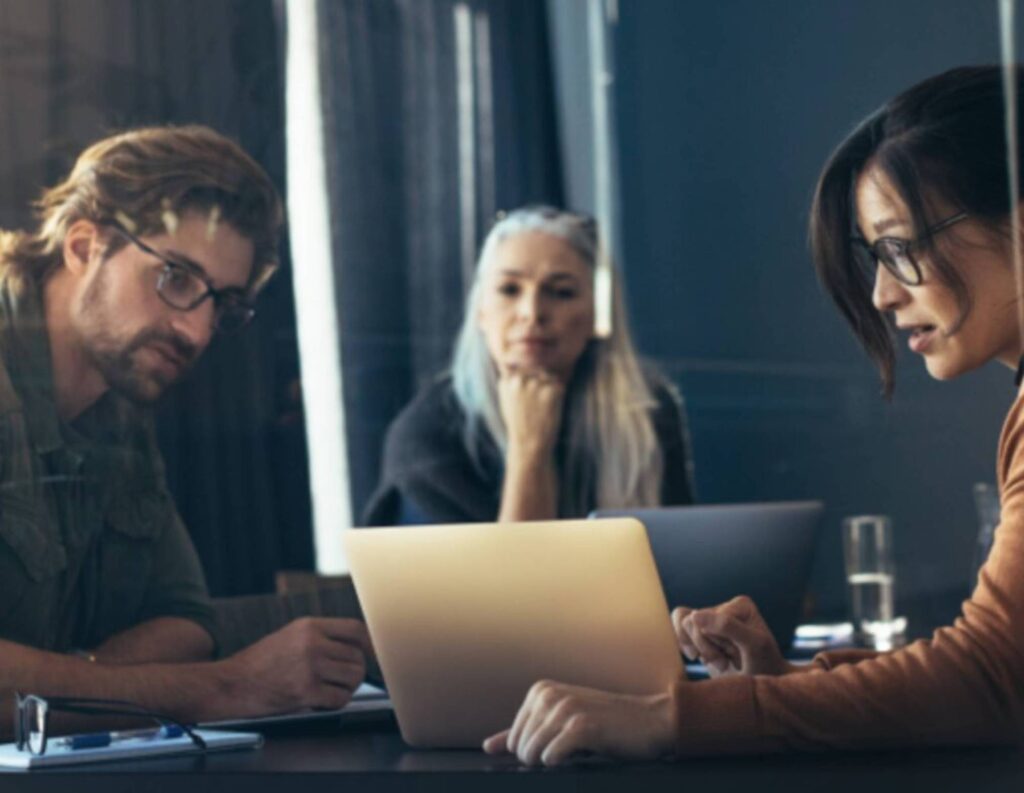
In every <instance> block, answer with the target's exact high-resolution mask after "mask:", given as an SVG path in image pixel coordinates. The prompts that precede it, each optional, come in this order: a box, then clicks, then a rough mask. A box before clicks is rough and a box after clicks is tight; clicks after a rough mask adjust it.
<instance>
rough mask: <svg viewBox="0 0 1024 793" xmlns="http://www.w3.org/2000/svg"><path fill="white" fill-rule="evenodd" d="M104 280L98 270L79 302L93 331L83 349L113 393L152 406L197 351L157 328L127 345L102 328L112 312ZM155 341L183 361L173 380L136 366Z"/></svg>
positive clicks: (184, 369) (176, 336) (149, 330)
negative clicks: (138, 358)
mask: <svg viewBox="0 0 1024 793" xmlns="http://www.w3.org/2000/svg"><path fill="white" fill-rule="evenodd" d="M105 280H106V279H105V278H104V274H103V272H102V270H101V272H100V273H99V274H98V275H97V278H96V280H95V281H94V282H93V283H92V284H91V285H90V286H89V288H88V290H87V291H86V293H85V295H84V297H83V300H82V319H83V321H85V323H87V324H88V325H91V326H92V328H93V329H94V330H93V333H92V334H90V336H89V337H85V338H83V341H82V346H83V349H84V351H85V354H86V355H87V356H88V357H89V359H90V361H92V363H93V365H94V366H95V367H96V368H97V369H98V370H99V372H100V374H101V375H102V376H103V379H104V380H105V381H106V383H107V385H108V386H109V387H110V389H111V390H112V391H114V392H115V393H117V394H119V395H121V396H123V397H124V398H125V399H128V400H129V401H131V402H134V403H136V404H139V405H148V404H151V403H153V402H155V401H156V400H158V399H159V398H160V397H161V395H162V394H163V392H164V390H165V389H166V388H167V387H168V386H169V385H171V384H172V383H174V381H175V380H177V379H179V378H180V377H181V376H182V375H184V373H185V372H186V371H187V370H188V368H189V367H190V366H191V365H192V364H193V363H194V362H195V359H196V357H197V351H196V349H195V346H194V345H192V344H191V343H190V342H188V341H187V340H185V339H183V338H182V337H181V336H179V335H177V334H174V333H171V332H169V331H163V330H159V329H157V328H146V329H144V330H141V331H139V332H138V333H136V334H135V336H134V337H133V338H132V339H131V340H130V341H128V342H127V343H125V342H124V341H123V340H121V339H118V338H117V337H115V336H113V335H112V334H110V333H109V332H108V331H107V330H106V328H105V327H104V325H105V320H106V318H108V317H110V316H112V314H113V313H114V312H113V308H112V307H111V306H110V305H109V301H108V300H107V292H106V290H105V289H104V288H103V284H104V282H105ZM154 342H155V343H160V344H164V345H167V346H168V347H170V348H171V349H172V350H174V352H175V353H176V354H177V355H178V356H179V357H180V358H181V360H182V361H183V364H182V367H181V369H180V370H179V372H178V375H177V376H176V377H164V376H162V373H161V372H159V371H146V370H142V369H140V368H138V367H137V366H136V364H135V360H134V356H135V354H136V353H137V352H138V351H139V350H141V349H142V348H143V347H145V346H146V345H148V344H152V343H154Z"/></svg>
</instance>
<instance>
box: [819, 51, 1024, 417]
mask: <svg viewBox="0 0 1024 793" xmlns="http://www.w3.org/2000/svg"><path fill="white" fill-rule="evenodd" d="M1022 75H1024V70H1022V69H1020V68H1018V70H1017V80H1016V83H1017V104H1018V106H1021V105H1022V94H1021V85H1022V82H1021V80H1022ZM1005 123H1006V122H1005V114H1004V101H1003V81H1002V70H1001V68H1000V67H998V66H971V67H961V68H957V69H951V70H950V71H948V72H944V73H943V74H940V75H938V76H936V77H931V78H929V79H927V80H925V81H924V82H921V83H918V84H917V85H915V86H913V87H912V88H910V89H908V90H907V91H905V92H903V93H902V94H900V95H899V96H897V97H896V98H895V99H892V100H891V101H889V102H888V103H886V104H885V105H883V106H882V107H881V108H880V109H879V110H877V111H875V112H874V113H872V114H871V115H870V116H869V117H868V118H867V119H865V120H864V121H863V122H861V124H860V125H859V126H858V127H857V128H856V129H855V130H854V131H853V132H852V133H851V134H850V135H849V137H847V138H846V140H844V141H843V142H842V143H841V144H839V147H838V148H837V149H836V150H835V152H833V154H832V156H831V157H830V158H829V160H828V162H827V163H826V164H825V168H824V169H823V171H822V174H821V177H820V178H819V180H818V186H817V189H816V190H815V195H814V202H813V204H812V207H811V220H810V245H811V251H812V254H813V257H814V264H815V269H816V270H817V273H818V278H819V279H820V281H821V283H822V285H823V286H824V288H825V291H826V292H828V294H829V295H830V296H831V298H832V299H833V300H834V301H835V303H836V305H837V306H838V307H839V310H840V312H842V314H843V316H844V317H846V320H847V321H848V322H849V323H850V326H851V327H852V328H853V332H854V335H855V336H856V337H857V339H858V340H859V341H860V343H861V344H862V345H863V347H864V349H865V350H866V351H867V353H868V355H869V356H870V357H871V359H872V360H873V361H874V363H875V365H876V366H877V367H878V370H879V373H880V375H881V378H882V390H883V393H884V394H885V396H886V397H889V396H891V394H892V391H893V387H894V384H895V375H894V369H895V364H896V353H895V344H894V339H893V327H892V321H891V319H890V318H889V317H887V316H885V315H883V314H882V313H880V312H879V311H878V310H877V309H876V308H875V307H874V306H873V305H872V302H871V291H872V284H871V283H870V282H869V281H868V279H867V278H865V276H864V269H863V268H862V267H858V266H857V262H856V261H855V257H856V256H857V255H858V253H857V251H856V250H855V247H854V246H855V243H854V236H855V235H856V227H855V223H856V220H855V218H856V206H855V203H854V188H855V186H856V184H857V179H858V178H859V176H860V175H861V174H862V173H864V172H865V171H867V170H869V169H877V170H878V171H879V172H880V173H882V174H884V175H885V177H887V179H888V181H889V182H890V184H891V185H892V188H893V189H894V190H895V191H896V192H897V193H898V195H899V197H900V198H901V199H902V201H903V202H904V203H905V204H906V206H907V210H908V211H909V213H910V221H911V223H912V225H913V228H914V229H916V230H918V233H919V234H920V233H921V231H920V230H922V229H927V228H929V227H930V226H931V225H933V224H934V223H936V222H937V221H938V220H941V218H938V217H936V215H935V203H936V201H937V200H942V201H943V202H945V203H946V204H948V205H949V206H950V208H951V212H950V213H952V212H966V213H968V214H969V215H970V216H971V217H972V218H975V219H977V220H981V221H982V222H987V223H988V224H990V225H991V226H993V227H996V226H998V225H1000V224H1002V223H1005V221H1006V219H1007V218H1008V216H1009V213H1010V190H1009V187H1008V184H1009V178H1008V175H1007V151H1006V128H1005ZM1018 134H1019V132H1018ZM1022 142H1024V141H1022V139H1020V138H1019V139H1018V146H1021V144H1022ZM922 248H923V251H922V252H926V253H928V254H929V255H930V260H929V262H930V264H931V265H932V266H933V268H934V271H935V273H936V276H937V278H938V279H939V280H940V281H941V282H942V283H944V284H946V285H947V286H948V287H949V288H950V289H951V290H952V291H953V293H954V295H955V297H956V299H957V302H958V303H959V305H960V309H961V321H962V320H963V317H965V316H966V314H967V312H968V311H969V310H970V295H969V293H968V290H967V285H966V283H965V282H964V280H963V278H961V276H960V275H959V273H958V272H957V271H956V269H955V268H954V267H953V265H952V264H951V263H950V262H949V261H948V260H947V259H946V258H945V257H944V256H943V255H942V254H941V251H938V250H936V249H935V246H934V241H933V240H932V239H925V240H924V241H923V242H922Z"/></svg>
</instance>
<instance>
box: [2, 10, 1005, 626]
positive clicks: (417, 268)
mask: <svg viewBox="0 0 1024 793" xmlns="http://www.w3.org/2000/svg"><path fill="white" fill-rule="evenodd" d="M297 25H304V26H305V27H307V28H309V29H313V30H315V31H316V40H315V41H313V42H312V44H311V45H310V46H308V47H302V48H299V47H297V46H296V42H295V38H294V37H289V35H288V33H289V26H291V27H292V32H294V30H295V29H296V26H297ZM998 36H999V30H998V17H997V8H996V4H995V2H991V3H989V2H974V3H964V2H962V0H901V2H900V3H891V2H886V1H885V0H859V2H857V3H848V2H841V0H826V1H825V2H822V0H784V1H783V0H778V1H777V2H765V0H717V1H716V2H696V1H695V0H617V2H613V0H547V2H545V0H319V1H317V0H173V2H171V1H170V0H166V1H165V2H154V1H153V0H45V1H41V0H0V226H2V227H8V228H10V227H20V226H25V225H27V224H29V223H30V222H31V216H30V212H29V204H30V201H31V200H32V199H33V198H34V197H35V196H36V195H37V194H38V192H39V190H40V188H41V187H42V186H43V185H48V184H52V183H53V182H55V181H56V180H57V179H58V178H59V177H60V176H61V175H62V174H63V173H64V172H65V171H66V170H67V168H68V167H69V165H70V163H71V161H72V159H73V157H74V156H75V155H76V154H77V153H78V152H79V151H80V150H81V149H82V148H83V147H84V146H85V145H87V144H88V143H89V142H90V141H92V140H94V139H96V138H98V137H100V136H102V135H104V134H107V133H108V132H110V131H113V130H115V129H120V128H124V127H130V126H138V125H143V124H149V123H185V122H200V123H205V124H209V125H211V126H213V127H215V128H216V129H218V130H220V131H222V132H224V133H227V134H229V135H231V136H233V137H235V138H236V139H238V140H239V141H240V142H241V143H242V145H243V146H244V147H245V148H246V149H247V150H248V151H249V152H250V153H252V154H253V155H254V156H255V157H256V159H257V160H258V161H259V162H261V163H262V164H263V166H264V167H265V168H266V169H267V170H268V172H269V173H270V174H271V176H272V177H273V178H274V180H275V181H276V182H277V184H278V185H279V187H280V188H281V190H282V191H283V192H285V191H287V188H288V181H289V173H288V167H287V165H288V158H287V157H286V151H287V146H288V141H287V136H286V130H289V134H291V135H294V134H295V132H294V131H295V130H296V129H300V130H301V129H302V128H303V125H316V126H315V129H316V131H317V132H318V133H320V134H321V135H322V140H323V168H324V171H323V176H324V182H325V191H324V195H323V196H322V198H321V199H320V200H322V202H324V203H325V204H326V207H325V209H326V212H327V214H328V218H329V222H330V224H329V234H328V235H327V237H328V238H325V239H324V240H322V243H323V245H324V247H325V250H327V251H328V252H329V256H328V258H327V261H328V266H329V268H330V272H328V273H320V274H319V276H326V281H323V283H326V284H328V285H329V287H330V295H331V297H332V298H333V302H334V305H335V307H336V310H337V317H338V320H337V323H336V324H337V328H336V329H334V328H321V329H320V330H321V332H322V333H325V334H331V335H332V336H333V337H334V338H335V339H336V341H337V345H336V346H330V345H328V346H324V347H321V346H319V345H318V344H317V339H316V338H313V337H312V336H311V335H310V334H308V333H306V334H305V335H304V337H303V338H301V339H300V335H301V334H300V333H299V331H298V324H297V317H300V316H301V315H302V312H303V303H302V301H301V300H300V301H298V302H296V300H295V299H294V292H295V291H297V290H293V286H294V285H295V284H296V283H297V280H296V279H300V278H301V279H306V278H314V277H318V275H317V273H316V272H315V270H316V268H315V267H314V266H313V264H312V263H311V262H307V261H298V260H296V261H290V260H289V257H288V252H289V250H292V247H291V246H290V245H289V244H288V241H287V240H286V244H285V250H284V254H285V260H286V266H285V267H284V268H283V271H282V272H281V273H280V274H279V276H278V277H277V278H276V279H275V280H274V282H273V283H272V284H271V286H270V287H269V288H268V289H267V291H266V292H265V294H264V296H263V297H262V298H261V303H260V306H259V317H258V319H257V321H256V323H254V326H253V327H252V328H251V329H250V330H249V331H247V332H246V334H244V335H242V336H241V337H239V338H235V339H220V340H218V341H217V342H216V343H215V345H214V346H213V348H211V350H210V352H209V353H208V354H207V355H206V356H205V357H204V359H203V360H202V362H201V364H200V365H199V366H198V367H197V369H196V371H195V372H194V373H193V374H192V376H191V377H190V378H189V379H188V381H187V382H185V383H183V384H182V385H181V386H179V387H178V388H177V389H175V391H174V392H173V393H172V394H170V395H169V396H168V398H167V399H166V400H165V402H164V404H162V405H161V407H160V409H159V426H160V434H161V442H162V445H163V448H164V452H165V455H166V460H167V465H168V475H169V479H170V484H171V487H172V489H173V491H174V493H175V496H176V498H177V500H178V505H179V508H180V511H181V513H182V515H183V516H184V518H185V521H186V523H187V525H188V526H189V528H190V531H191V532H192V535H193V538H194V540H195V542H196V545H197V547H198V549H199V552H200V556H201V558H202V560H203V564H204V566H205V569H206V573H207V576H208V580H209V583H210V587H211V590H212V591H213V593H214V594H217V595H237V594H246V593H255V592H263V591H270V590H271V589H272V588H273V576H274V572H275V571H277V570H280V569H313V568H314V567H315V566H316V565H317V555H318V552H319V553H320V557H321V560H323V559H324V558H325V554H327V551H328V549H327V548H326V544H330V542H331V539H330V538H331V537H332V536H335V535H336V533H337V532H340V531H341V530H342V529H343V528H344V527H346V526H349V525H353V524H354V523H357V522H358V516H359V513H360V510H361V508H362V506H363V505H364V504H365V502H366V500H367V498H368V497H369V495H370V493H371V492H372V490H373V488H374V486H375V484H376V481H377V476H378V471H379V465H380V453H381V445H382V441H383V436H384V433H385V431H386V428H387V425H388V423H389V422H390V421H391V419H392V418H393V417H394V416H395V415H396V414H397V413H398V411H399V410H400V409H401V408H402V406H403V405H404V404H405V403H406V402H407V401H408V400H409V399H410V398H411V397H412V395H413V394H414V393H415V392H416V390H417V389H418V388H419V387H420V386H422V385H423V384H425V383H426V382H428V381H429V380H430V379H431V378H432V377H434V376H435V375H436V374H437V373H438V372H440V371H441V370H443V369H444V368H445V366H446V365H447V361H448V357H449V355H450V351H451V346H452V341H453V338H454V333H455V331H456V329H457V327H458V325H459V322H460V320H461V310H462V302H463V299H464V294H465V289H466V286H467V283H468V280H467V274H468V273H470V272H471V268H472V263H473V258H474V257H475V253H476V248H477V246H478V244H479V242H480V240H481V239H482V238H483V236H484V235H485V234H486V232H487V229H488V227H489V225H490V222H491V220H492V218H493V216H494V214H495V212H496V211H497V210H499V209H503V208H505V209H508V208H512V207H515V206H518V205H520V204H524V203H528V202H538V201H543V202H548V203H554V204H563V205H566V206H568V207H570V208H575V209H580V210H589V211H595V210H599V211H601V212H602V217H603V218H604V219H606V220H607V221H608V222H609V231H610V232H611V233H612V236H613V242H614V249H615V253H616V258H617V259H618V264H619V266H620V268H621V270H622V272H623V274H624V279H625V287H626V291H627V295H628V303H629V308H630V313H631V316H632V326H633V329H634V332H635V334H636V337H637V340H638V343H639V346H640V349H641V351H642V352H643V353H644V354H645V355H646V356H648V357H649V358H651V359H652V360H654V361H655V362H657V363H658V364H659V365H660V366H661V367H662V368H663V369H664V370H665V371H666V372H667V373H669V374H670V376H671V378H672V379H673V380H674V381H675V382H676V384H677V385H678V386H679V387H680V389H681V391H682V393H683V395H684V397H685V399H686V403H687V407H688V411H689V418H690V423H691V430H692V434H693V443H694V454H695V462H696V474H697V488H698V496H699V499H700V501H702V502H705V503H715V502H743V501H758V500H781V499H794V498H818V499H822V500H824V501H825V503H826V506H827V513H826V523H825V527H824V532H823V539H822V542H821V544H820V546H819V548H818V553H817V559H816V563H815V570H814V575H813V581H812V592H813V595H814V598H815V602H816V605H817V610H818V611H817V613H818V614H819V615H829V614H831V613H833V612H835V611H836V610H838V609H841V606H842V602H843V598H844V586H845V584H844V579H843V576H842V564H841V556H842V551H841V545H840V542H839V526H840V520H841V518H842V517H843V516H845V515H850V514H859V513H875V512H878V513H884V514H888V515H890V516H892V518H893V522H894V526H895V532H896V549H897V564H898V571H899V573H898V576H899V577H898V584H897V586H898V595H904V596H911V595H926V594H930V593H936V592H946V591H949V590H952V589H957V588H963V589H965V588H966V586H967V582H968V579H969V576H970V573H971V558H972V554H973V547H974V536H975V533H976V519H975V515H974V509H973V504H972V500H971V487H972V484H973V483H974V482H978V481H992V480H994V476H995V450H996V443H997V438H998V432H999V427H1000V424H1001V421H1002V417H1003V415H1004V414H1005V412H1006V408H1007V407H1008V405H1009V402H1010V400H1011V399H1012V397H1013V386H1012V376H1011V375H1010V373H1008V372H1006V371H1005V370H1000V369H994V368H990V369H986V370H983V371H980V372H977V373H974V374H972V375H970V376H968V377H965V378H963V379H962V380H961V381H958V382H955V383H949V384H938V383H935V382H933V381H931V380H930V379H929V377H928V376H927V374H926V372H925V371H924V368H923V366H922V365H921V364H920V361H915V360H909V358H910V356H909V355H902V356H901V360H900V366H899V368H898V371H897V390H896V396H895V399H894V400H893V401H892V403H888V404H887V403H885V402H884V401H883V400H882V399H881V397H880V389H879V384H878V380H877V377H876V374H875V373H874V371H873V370H872V369H871V367H870V366H869V365H868V363H867V361H866V359H865V358H864V356H863V355H862V354H861V352H860V351H859V349H858V348H857V347H856V346H855V344H854V342H853V340H852V337H851V335H850V334H849V332H848V331H847V330H846V328H845V327H844V326H843V325H842V324H841V321H840V319H839V316H838V314H837V313H836V312H835V311H834V309H833V308H832V306H831V305H829V304H828V303H827V302H826V299H825V298H824V296H823V295H822V293H821V292H820V290H819V288H818V286H817V284H816V282H815V279H814V275H813V272H812V268H811V264H810V259H809V256H808V253H807V245H806V225H807V216H808V207H809V203H810V198H811V195H812V192H813V188H814V184H815V179H816V177H817V173H818V170H819V169H820V167H821V165H822V164H823V162H824V160H825V158H826V157H827V156H828V154H829V152H830V151H831V149H832V148H833V147H834V146H835V145H836V144H837V143H838V142H839V140H840V139H841V138H842V137H843V136H844V135H845V134H846V133H847V132H848V131H849V130H850V129H851V128H852V126H853V125H854V123H855V122H856V121H858V120H859V119H860V118H862V117H863V116H864V115H866V114H867V113H868V112H869V111H871V110H872V109H874V108H875V107H876V106H878V105H879V104H881V103H882V102H883V101H885V100H886V99H888V98H889V97H890V96H892V95H893V94H895V93H896V92H898V91H899V90H901V89H903V88H905V87H908V86H909V85H910V84H912V83H914V82H916V81H918V80H920V79H922V78H924V77H926V76H928V75H931V74H934V73H937V72H940V71H942V70H945V69H947V68H950V67H952V66H956V65H962V64H969V63H992V62H995V61H997V60H998V57H999V49H998V41H999V38H998ZM595 37H597V38H595ZM596 45H601V46H596ZM299 58H303V59H306V60H307V61H308V60H309V59H312V63H313V64H314V66H315V70H316V71H315V73H316V74H317V75H318V76H319V85H318V86H317V87H316V94H317V98H318V100H319V107H318V108H317V110H316V112H315V113H314V114H312V115H309V116H294V115H293V117H291V118H289V117H287V116H288V113H289V112H291V111H290V110H289V108H290V107H291V105H290V103H289V101H288V92H289V91H292V90H295V84H294V83H290V82H289V74H292V75H293V77H294V74H295V72H294V71H293V70H292V66H290V64H289V61H290V60H292V61H293V62H294V61H295V60H296V59H299ZM595 85H598V86H599V87H600V86H604V88H601V90H604V91H606V93H605V94H604V95H603V98H604V100H606V101H605V104H604V105H602V104H601V103H600V102H596V103H595V88H594V87H595ZM602 108H604V110H602ZM604 111H606V112H604ZM603 142H608V143H609V148H605V147H604V143H603ZM293 167H294V164H293ZM602 168H603V169H605V170H604V172H605V173H607V174H609V175H610V176H611V187H612V195H611V196H610V197H609V196H608V195H604V197H603V199H602V195H600V194H599V193H598V192H597V180H595V173H597V172H598V171H600V170H601V169H602ZM289 198H290V202H291V204H292V205H291V208H290V211H291V214H290V233H291V234H292V235H293V236H294V235H299V234H303V233H305V232H304V226H303V222H302V221H303V217H304V215H303V212H304V210H302V209H301V208H300V207H301V206H302V205H301V204H299V203H298V199H300V198H301V199H302V200H304V201H308V200H310V196H308V195H306V196H299V197H297V196H289ZM313 198H314V199H316V197H315V196H314V197H313ZM609 198H610V202H609V200H608V199H609ZM602 200H603V201H604V204H602ZM602 207H604V209H602ZM304 241H306V240H305V238H304ZM296 249H297V248H296ZM307 283H308V282H307ZM335 330H336V333H335V332H334V331H335ZM300 348H301V350H302V353H301V355H300V352H299V351H300ZM334 350H336V351H337V352H336V353H335V352H333V351H334ZM325 351H326V352H325ZM324 367H332V368H336V369H337V371H338V372H339V374H340V378H339V381H338V382H339V383H340V384H341V386H340V388H341V390H340V392H339V393H338V394H328V395H327V396H328V401H330V400H332V399H333V400H334V402H335V403H336V409H337V410H338V411H341V415H342V416H343V418H344V421H343V425H342V426H343V427H344V431H343V432H342V433H341V437H332V436H330V433H327V435H328V436H329V437H326V438H320V439H318V440H317V442H318V443H326V444H332V445H333V446H334V447H335V448H337V449H339V450H340V454H341V455H342V456H343V458H344V461H345V463H346V465H345V466H343V467H339V468H337V469H331V470H318V469H317V468H316V467H314V468H313V469H312V471H311V469H310V466H309V464H308V462H307V460H308V459H309V455H308V448H307V436H308V437H310V438H314V437H315V436H317V428H318V427H319V426H326V425H321V424H320V423H319V422H321V421H322V419H321V417H319V416H312V415H310V414H309V413H307V412H306V411H304V409H303V406H304V400H303V390H302V383H303V381H305V382H306V383H307V387H308V386H309V383H310V382H312V381H311V374H313V373H316V372H318V371H320V370H321V369H322V368H324ZM305 404H306V405H309V404H310V403H309V401H308V400H307V401H306V403H305ZM307 424H309V426H307ZM331 426H333V425H331ZM322 434H323V433H321V435H322ZM317 483H319V484H317ZM325 483H328V484H330V483H333V487H334V488H336V489H337V490H338V491H339V492H341V493H343V495H344V502H345V506H344V508H341V509H338V510H337V513H338V514H330V515H325V514H324V513H323V512H322V511H321V512H320V513H319V514H318V515H317V518H316V523H317V524H318V525H317V531H316V532H314V514H315V513H316V510H315V505H314V500H313V499H312V498H311V495H310V493H311V489H312V492H313V493H323V492H324V488H325V487H326V486H327V484H325ZM321 566H323V565H321Z"/></svg>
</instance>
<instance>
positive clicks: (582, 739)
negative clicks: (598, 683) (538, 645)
mask: <svg viewBox="0 0 1024 793" xmlns="http://www.w3.org/2000/svg"><path fill="white" fill-rule="evenodd" d="M674 743H675V713H674V705H673V702H672V697H671V696H670V695H669V694H668V693H665V694H655V695H652V696H630V695H626V694H610V693H608V692H605V691H597V690H595V689H592V688H582V687H579V686H569V685H565V684H563V683H553V682H549V681H542V682H540V683H535V684H534V685H533V687H532V688H530V691H529V693H528V694H527V695H526V699H525V700H524V701H523V704H522V706H520V708H519V712H518V713H517V714H516V717H515V721H514V722H513V724H512V727H511V728H510V729H507V730H503V731H502V732H499V733H497V734H496V735H492V736H491V737H490V738H488V739H487V740H485V741H484V751H485V752H488V753H489V754H503V753H506V752H507V753H511V754H515V755H516V756H517V757H518V758H519V759H520V760H521V761H522V762H524V763H526V764H527V765H538V764H544V765H548V766H550V765H559V764H560V763H565V762H567V761H569V760H571V759H572V757H573V755H576V754H581V753H586V752H594V753H600V754H607V755H612V756H615V757H620V758H628V759H636V760H640V759H653V758H657V757H661V756H662V755H665V754H668V753H669V752H670V751H671V750H672V747H673V745H674Z"/></svg>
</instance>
